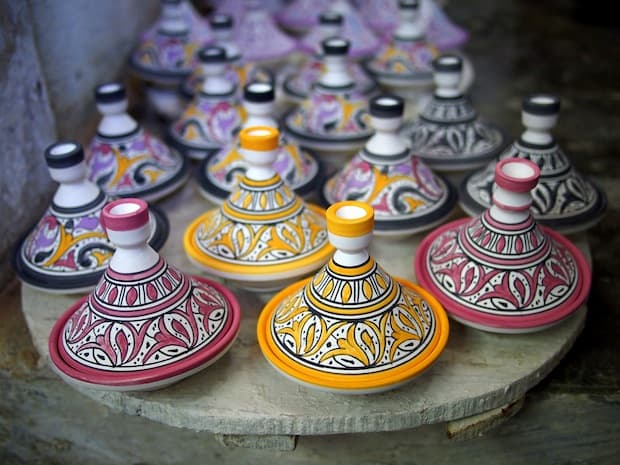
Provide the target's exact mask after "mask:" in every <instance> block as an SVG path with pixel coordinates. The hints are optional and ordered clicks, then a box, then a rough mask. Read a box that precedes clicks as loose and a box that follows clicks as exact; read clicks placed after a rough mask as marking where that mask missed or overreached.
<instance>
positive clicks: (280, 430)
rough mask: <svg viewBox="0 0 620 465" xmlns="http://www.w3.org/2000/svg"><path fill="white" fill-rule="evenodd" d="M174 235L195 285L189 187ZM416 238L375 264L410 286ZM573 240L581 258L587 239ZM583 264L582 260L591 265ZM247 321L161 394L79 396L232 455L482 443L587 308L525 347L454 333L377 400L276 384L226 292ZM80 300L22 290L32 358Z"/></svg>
mask: <svg viewBox="0 0 620 465" xmlns="http://www.w3.org/2000/svg"><path fill="white" fill-rule="evenodd" d="M162 206H163V208H164V210H166V211H167V213H168V215H169V218H170V224H171V234H170V237H169V239H168V242H167V243H166V245H165V247H164V248H163V249H162V254H163V256H164V257H165V258H166V259H168V260H169V261H170V262H171V263H172V264H174V265H175V266H177V267H179V268H181V269H183V270H185V271H187V272H190V273H194V274H198V273H199V272H198V270H196V268H195V267H194V266H193V265H192V264H191V263H190V262H189V260H188V259H187V257H186V255H185V253H184V251H183V247H182V235H183V231H184V229H185V226H186V225H187V224H188V223H189V221H190V220H191V219H193V218H195V217H196V216H198V215H199V214H200V213H202V212H203V211H204V210H206V209H208V208H212V206H211V205H210V204H209V203H208V202H207V201H206V200H204V199H203V198H202V197H200V196H199V194H198V193H197V190H195V189H194V186H193V185H192V183H190V185H188V186H186V187H185V188H184V189H183V190H182V191H181V192H179V193H177V194H176V195H174V196H173V197H171V198H169V199H167V200H165V201H164V202H163V203H162ZM420 240H421V236H414V237H409V238H406V239H402V240H395V239H386V238H383V239H380V238H375V240H374V242H373V246H372V254H373V255H374V257H375V258H376V259H377V261H378V262H379V263H380V264H381V265H382V266H383V267H384V268H385V269H386V270H387V271H388V272H390V273H392V274H393V275H396V276H402V277H404V278H407V279H412V280H415V278H414V276H413V256H414V254H415V250H416V247H417V245H418V243H419V241H420ZM573 240H575V242H576V243H577V245H578V246H579V247H580V248H581V249H582V250H583V251H584V252H586V254H588V252H589V251H588V247H587V240H586V238H585V236H574V237H573ZM588 258H589V254H588ZM232 289H233V291H234V292H235V294H236V295H237V297H238V299H239V301H240V304H241V308H242V312H243V320H242V322H241V331H240V334H239V338H238V340H237V341H236V342H235V344H234V345H233V347H232V349H231V350H230V351H229V353H228V354H226V355H225V356H224V357H223V358H222V359H221V360H219V361H218V362H217V363H215V364H214V365H212V366H211V367H209V368H207V369H206V370H204V371H202V372H200V373H198V374H196V375H194V376H191V377H190V378H188V379H186V380H183V381H181V382H180V383H178V384H176V385H173V386H171V387H168V388H166V389H163V390H160V391H154V392H144V393H142V392H138V393H135V392H134V393H119V392H106V391H97V390H91V389H86V388H80V389H79V390H80V392H82V393H83V394H85V395H87V396H88V397H91V398H93V399H95V400H97V401H99V402H101V403H103V404H105V405H107V406H110V407H112V408H114V409H117V410H120V411H123V412H126V413H128V414H131V415H142V416H144V417H147V418H149V419H152V420H154V421H158V422H161V423H165V424H167V425H171V426H176V427H181V428H190V429H192V430H198V431H206V432H211V433H215V434H216V437H217V438H218V439H219V440H220V441H221V442H223V443H224V444H227V445H237V446H246V447H257V448H275V449H281V450H290V449H293V448H294V447H295V443H296V440H297V438H298V437H300V436H301V437H303V436H305V435H326V434H336V433H362V432H376V431H390V430H399V429H405V428H413V427H416V426H419V425H423V424H430V423H438V422H446V423H447V428H448V434H450V435H453V436H461V437H469V436H474V435H476V434H479V433H480V432H481V431H484V429H485V428H488V427H490V426H492V425H494V424H497V423H498V422H499V421H501V420H502V419H503V418H506V417H509V416H511V415H512V414H514V413H515V412H516V411H517V410H518V409H519V407H520V406H521V405H522V399H523V397H524V395H525V393H526V392H527V391H528V389H530V388H531V387H532V386H534V385H535V384H537V383H538V382H539V381H540V380H541V379H542V378H543V377H545V376H546V375H547V374H548V373H549V372H550V371H551V370H552V369H553V368H554V367H555V366H556V365H557V364H558V362H559V361H560V359H561V358H562V357H563V356H564V355H565V354H566V352H567V351H568V349H569V348H570V347H571V345H572V344H573V342H574V341H575V339H576V338H577V336H578V334H579V333H580V331H581V329H582V327H583V324H584V321H585V315H586V308H585V307H583V308H582V309H580V311H578V312H577V313H576V314H574V315H573V316H572V317H570V318H569V319H567V320H566V321H564V322H562V323H561V324H559V325H557V326H555V327H553V328H551V329H548V330H546V331H543V332H539V333H534V334H524V335H499V334H490V333H484V332H482V331H478V330H475V329H470V328H467V327H465V326H463V325H461V324H459V323H457V322H454V321H451V327H450V338H449V341H448V345H447V347H446V349H445V351H444V352H443V354H442V355H441V356H440V358H439V359H438V361H437V362H436V363H435V364H434V365H433V366H432V367H431V368H430V369H429V370H427V371H426V372H424V373H423V374H422V375H420V376H419V377H418V378H416V379H414V380H413V381H412V382H410V383H409V384H407V385H405V386H403V387H401V388H399V389H397V390H394V391H390V392H387V393H382V394H374V395H360V396H351V395H337V394H330V393H325V392H320V391H315V390H311V389H308V388H305V387H302V386H299V385H297V384H295V383H293V382H291V381H289V380H287V379H285V378H283V377H281V376H280V375H279V374H278V373H277V372H276V371H274V369H273V368H272V367H271V366H270V365H269V364H268V363H267V361H266V360H265V359H264V358H263V356H262V354H261V351H260V349H259V347H258V344H257V342H256V334H255V333H256V320H257V316H258V314H259V312H260V310H261V308H262V306H263V304H264V302H265V301H266V299H268V297H269V296H267V295H257V294H253V293H251V292H247V291H242V290H238V289H235V288H232ZM76 298H77V296H75V295H74V296H59V295H49V294H44V293H42V292H39V291H36V290H33V289H32V288H29V287H27V286H22V305H23V311H24V314H25V317H26V321H27V324H28V327H29V329H30V333H31V335H32V338H33V341H34V344H35V346H36V348H37V350H38V351H39V352H40V353H41V354H42V355H43V357H45V358H46V360H47V361H48V362H49V353H48V347H47V341H48V335H49V332H50V330H51V327H52V325H53V323H54V321H55V320H56V318H58V317H59V316H60V314H61V313H62V312H63V311H64V310H65V309H66V308H68V307H69V306H70V305H71V304H72V303H73V302H74V301H75V300H76Z"/></svg>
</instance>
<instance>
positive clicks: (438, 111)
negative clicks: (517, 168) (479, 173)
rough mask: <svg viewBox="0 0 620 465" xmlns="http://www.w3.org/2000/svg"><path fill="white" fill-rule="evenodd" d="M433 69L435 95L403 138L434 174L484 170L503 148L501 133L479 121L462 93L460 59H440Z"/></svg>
mask: <svg viewBox="0 0 620 465" xmlns="http://www.w3.org/2000/svg"><path fill="white" fill-rule="evenodd" d="M433 68H434V79H435V84H436V86H437V87H436V90H435V94H434V96H433V98H432V100H431V101H430V102H429V103H428V104H427V105H426V107H424V108H423V110H422V111H421V113H420V115H419V116H418V118H417V119H416V120H415V121H414V122H413V123H412V124H410V125H408V126H406V127H404V128H403V130H402V132H401V134H402V135H403V136H404V137H406V138H408V139H409V140H410V143H411V147H412V149H413V151H414V153H415V154H416V155H417V156H418V157H419V158H420V159H422V160H423V161H425V162H426V163H427V164H428V165H429V166H430V167H431V168H433V169H435V170H438V171H457V170H468V169H475V168H477V167H480V166H483V165H484V164H485V163H487V162H488V161H489V160H491V159H493V158H494V157H495V156H496V155H497V154H498V153H500V151H501V150H502V148H503V147H504V145H505V137H504V135H503V133H502V131H501V130H500V129H498V128H497V127H495V126H493V125H491V124H489V123H487V122H485V121H484V120H482V119H481V118H479V117H478V113H477V112H476V109H475V108H474V107H473V106H472V104H471V102H470V101H469V98H468V97H466V96H464V95H463V94H462V93H461V92H460V91H459V89H458V85H459V82H460V81H461V73H462V69H463V62H462V59H461V58H460V57H458V56H456V55H441V56H440V57H438V58H437V59H436V60H435V61H434V62H433Z"/></svg>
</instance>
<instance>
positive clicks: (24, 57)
mask: <svg viewBox="0 0 620 465" xmlns="http://www.w3.org/2000/svg"><path fill="white" fill-rule="evenodd" d="M157 10H158V2H157V0H105V1H97V0H62V1H61V0H31V1H24V0H22V1H11V0H0V109H1V113H0V166H1V167H2V169H1V170H0V218H1V220H0V289H1V288H2V287H4V285H5V284H6V282H7V281H8V280H9V279H10V277H11V275H12V274H11V267H10V263H9V260H8V258H9V255H10V250H11V248H12V246H13V244H14V242H15V241H16V240H17V238H18V237H19V236H20V235H21V234H22V233H23V232H25V231H26V230H27V229H28V227H29V226H30V225H31V224H32V223H33V222H34V221H35V220H36V219H37V218H38V217H39V216H40V215H41V213H42V212H43V210H44V209H45V207H46V206H47V204H48V202H49V199H50V197H51V194H52V192H53V190H54V189H55V186H54V184H53V183H52V181H51V179H50V177H49V174H48V172H47V168H46V167H45V165H44V163H43V150H44V149H45V147H46V146H47V145H49V144H51V143H52V142H54V140H55V139H56V138H57V137H61V138H71V139H77V140H79V141H82V142H83V141H87V140H88V138H89V137H90V136H91V135H92V132H93V129H94V127H95V124H96V122H97V120H98V116H97V114H96V111H95V106H94V102H93V88H94V86H95V85H96V84H98V83H100V82H102V81H105V80H109V79H115V78H117V77H119V76H121V72H122V71H123V68H124V66H125V63H126V59H127V55H128V53H129V51H130V49H131V48H132V47H133V46H134V44H135V41H136V39H137V37H138V36H139V34H140V32H141V31H142V30H143V29H144V28H145V27H146V26H147V25H148V24H149V23H150V22H152V21H153V19H154V17H155V16H156V14H157Z"/></svg>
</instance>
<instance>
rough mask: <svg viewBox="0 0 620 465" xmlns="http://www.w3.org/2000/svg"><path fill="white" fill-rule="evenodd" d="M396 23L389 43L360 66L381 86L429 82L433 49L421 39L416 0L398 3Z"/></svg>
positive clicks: (416, 84) (401, 85) (424, 83)
mask: <svg viewBox="0 0 620 465" xmlns="http://www.w3.org/2000/svg"><path fill="white" fill-rule="evenodd" d="M398 10H399V16H400V21H399V24H398V27H397V28H396V30H395V31H394V34H393V35H392V40H391V42H390V43H388V44H387V45H385V46H384V47H383V48H382V49H381V51H380V52H379V54H378V55H377V56H376V57H372V58H369V59H368V60H366V61H365V63H364V65H365V67H366V69H367V70H368V72H369V73H370V74H371V75H372V76H374V77H375V79H377V80H378V81H379V83H381V84H382V85H384V86H391V87H412V86H413V87H417V86H429V85H431V84H432V82H433V70H432V61H433V60H434V59H435V58H436V56H437V53H438V52H437V49H436V48H435V47H434V46H433V45H431V44H430V43H429V42H428V41H427V40H426V37H425V33H424V26H423V24H422V21H421V15H420V11H419V1H418V0H400V1H399V2H398Z"/></svg>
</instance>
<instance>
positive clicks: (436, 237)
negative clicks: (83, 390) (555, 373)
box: [415, 158, 591, 332]
mask: <svg viewBox="0 0 620 465" xmlns="http://www.w3.org/2000/svg"><path fill="white" fill-rule="evenodd" d="M539 176H540V171H539V169H538V166H537V165H535V164H534V163H532V162H531V161H529V160H524V159H516V158H515V159H507V160H502V161H500V162H499V163H498V164H497V166H496V168H495V182H496V184H497V188H496V189H495V192H494V194H493V206H492V207H490V208H489V209H488V210H486V211H485V212H484V213H483V214H482V215H481V216H477V217H475V218H473V219H461V220H458V221H455V222H452V223H449V224H447V225H445V226H442V227H441V228H439V229H437V230H435V231H433V232H432V233H431V234H430V235H429V236H427V237H426V238H425V239H424V240H423V241H422V243H421V244H420V247H419V248H418V251H417V254H416V258H415V273H416V276H417V277H418V280H419V281H420V283H421V284H422V285H423V286H425V287H426V288H428V289H429V290H430V291H431V292H432V293H433V294H434V295H435V296H437V298H438V299H439V301H440V302H441V303H442V304H443V305H444V306H445V308H446V310H447V311H448V313H450V315H451V316H453V317H454V318H455V319H457V320H459V321H461V322H463V323H464V324H466V325H469V326H473V327H476V328H480V329H483V330H487V331H493V332H529V331H537V330H541V329H544V328H547V327H548V326H550V325H553V324H555V323H558V322H559V321H561V320H563V319H564V318H567V317H568V316H569V315H571V314H572V313H573V312H575V311H576V310H577V309H578V308H579V307H580V306H581V304H583V303H584V301H585V299H586V298H587V296H588V292H589V289H590V281H591V271H590V268H589V266H588V263H587V262H586V260H585V258H584V256H583V254H582V253H581V252H580V251H579V250H578V249H577V248H576V247H575V246H574V245H573V244H572V243H571V242H570V241H569V240H568V239H566V238H565V237H564V236H562V235H560V234H559V233H557V232H555V231H553V230H551V229H548V228H546V227H544V226H539V225H538V224H537V223H536V221H535V220H534V219H533V218H532V215H531V214H530V206H531V204H532V197H531V195H530V191H531V190H532V189H533V188H534V186H536V184H537V183H538V178H539Z"/></svg>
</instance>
